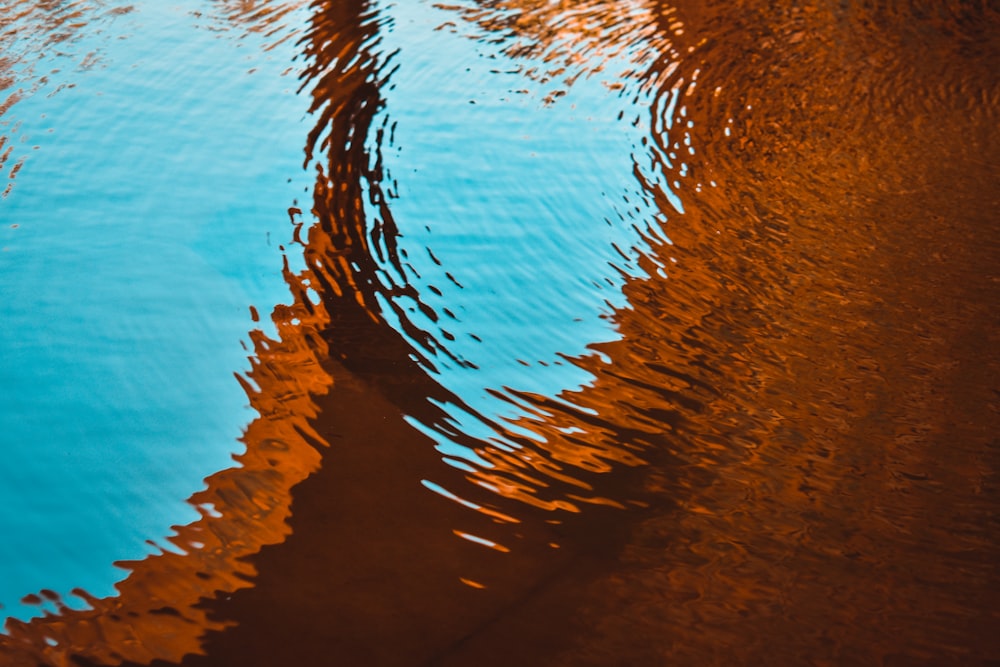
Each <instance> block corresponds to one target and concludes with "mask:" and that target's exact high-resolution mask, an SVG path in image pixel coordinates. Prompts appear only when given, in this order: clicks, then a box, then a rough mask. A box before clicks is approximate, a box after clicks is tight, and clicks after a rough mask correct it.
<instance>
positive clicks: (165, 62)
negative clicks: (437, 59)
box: [0, 2, 305, 617]
mask: <svg viewBox="0 0 1000 667" xmlns="http://www.w3.org/2000/svg"><path fill="white" fill-rule="evenodd" d="M197 7H202V8H203V3H196V2H188V3H185V4H176V3H171V5H163V4H161V3H144V5H142V6H140V7H139V8H138V11H136V12H134V13H132V14H127V15H125V16H120V17H117V18H116V19H115V20H114V21H113V22H106V23H101V22H97V23H96V24H92V25H87V26H85V27H83V28H82V31H83V33H82V34H81V35H80V39H79V40H78V41H77V42H76V43H75V44H74V45H73V46H74V47H75V49H76V52H75V53H76V54H86V53H88V52H89V51H90V50H92V49H96V50H97V53H98V54H99V55H100V58H99V61H98V62H99V64H98V65H97V66H95V67H93V68H90V69H87V70H84V69H79V68H76V67H75V66H74V65H75V64H76V63H75V62H74V59H73V58H71V57H69V56H64V57H59V56H56V55H50V56H49V57H48V58H46V59H43V60H42V61H41V62H40V63H39V64H38V65H36V72H38V71H40V72H46V71H48V70H49V69H50V68H51V69H55V68H60V69H61V70H62V71H61V72H59V73H58V74H56V75H53V76H51V80H50V82H49V83H48V85H46V86H43V87H42V88H41V89H40V91H39V92H38V93H37V94H35V95H32V96H28V97H27V98H26V99H24V100H23V101H21V102H20V103H18V104H17V105H15V106H14V107H13V108H12V109H11V111H10V112H8V114H7V116H5V117H4V118H3V119H2V120H3V121H4V123H5V124H6V128H0V129H7V128H10V127H11V126H12V124H13V122H14V121H15V120H16V121H17V122H19V123H20V128H19V129H20V133H21V135H22V136H26V138H27V141H26V142H24V143H22V144H20V145H21V146H31V145H37V146H38V149H37V150H32V151H29V155H28V158H27V159H26V160H25V162H24V166H23V167H22V169H21V170H20V172H19V173H18V175H17V178H16V179H15V181H14V187H13V189H12V190H11V192H10V194H9V195H8V197H7V198H6V199H5V200H3V201H2V202H0V220H2V225H3V237H2V241H0V243H2V247H3V252H2V254H0V285H2V286H3V287H2V289H3V300H2V302H0V355H2V356H0V359H2V362H0V405H2V409H0V451H2V452H3V455H4V466H3V468H2V471H0V535H3V536H4V537H3V540H2V541H0V572H2V573H3V575H2V576H0V604H2V605H3V607H4V614H9V615H15V616H19V617H24V616H26V615H32V614H35V613H37V609H35V608H29V607H26V606H24V605H21V604H20V603H19V600H20V599H21V598H22V597H23V596H25V595H27V594H30V593H37V592H38V591H39V590H41V589H51V590H54V591H56V592H58V593H60V594H63V595H66V594H67V593H69V591H70V590H72V589H73V588H76V587H81V588H83V589H85V590H87V591H89V592H90V593H92V594H94V595H97V596H104V595H108V594H112V593H113V588H112V585H113V584H114V583H115V582H116V581H117V580H118V579H120V578H122V577H123V576H124V572H123V571H122V570H120V569H117V568H116V567H115V566H114V565H113V563H114V562H116V561H119V560H131V559H139V558H142V557H143V556H144V555H146V554H148V553H151V552H152V551H155V547H153V546H152V545H150V544H148V543H147V540H153V541H155V542H157V543H158V544H160V545H165V542H164V540H163V539H162V538H164V537H166V536H167V535H169V534H170V533H171V526H172V525H177V524H183V523H187V522H189V521H191V520H192V519H193V518H195V517H196V516H197V513H196V511H195V509H194V508H193V507H191V506H190V505H188V504H187V503H186V502H185V501H186V498H188V496H190V495H191V493H192V492H194V491H197V490H198V489H199V488H201V487H202V486H203V482H202V479H203V478H204V477H205V476H207V475H208V474H210V473H212V472H214V471H216V470H219V469H221V468H225V467H229V466H231V465H232V461H231V458H230V457H231V455H232V454H233V453H235V452H238V451H240V449H241V447H242V446H241V445H240V443H239V442H238V440H237V438H238V437H239V435H240V432H241V429H242V427H243V426H244V425H245V424H246V423H247V422H248V421H249V420H250V419H251V418H252V415H251V414H250V410H249V408H248V407H247V405H246V403H247V400H246V396H245V395H244V393H243V391H242V390H241V389H240V387H239V385H238V383H237V382H236V381H235V379H234V378H233V373H234V372H238V371H241V370H244V369H245V368H247V367H248V363H247V360H246V355H247V353H246V351H245V350H244V349H243V347H242V346H241V344H240V342H241V340H242V339H245V338H246V335H247V331H248V330H250V329H251V328H254V327H257V326H262V325H257V324H255V323H254V322H252V320H251V317H250V312H249V306H250V305H252V304H263V306H264V308H263V309H262V310H264V311H265V312H269V311H268V308H269V307H268V304H272V305H273V304H275V303H278V302H279V301H281V300H282V299H284V298H285V297H284V294H285V290H284V282H283V281H282V279H281V273H280V269H281V252H280V250H279V249H278V247H277V246H278V244H279V243H280V242H281V241H282V240H284V239H285V238H286V237H287V236H288V232H289V223H288V216H287V213H286V210H285V209H286V208H287V207H288V206H289V205H290V204H291V202H292V201H293V200H294V198H295V197H297V196H298V195H299V193H301V192H302V190H303V188H304V182H305V175H304V173H303V172H302V168H301V145H302V139H301V137H302V133H303V122H302V121H303V116H304V106H303V103H302V101H301V100H300V99H298V98H297V97H296V96H295V94H294V90H295V81H294V78H292V77H289V76H284V77H283V76H281V73H282V71H283V70H285V69H286V68H287V67H288V62H289V61H290V60H291V58H292V56H293V54H292V53H291V52H290V51H289V49H290V48H291V44H289V45H286V46H283V47H282V48H279V49H277V50H275V51H272V52H270V54H269V57H265V54H264V52H263V51H262V50H261V49H260V48H258V47H259V44H254V43H253V42H252V40H251V39H244V40H242V41H238V40H237V39H236V38H235V35H232V36H231V35H229V34H224V35H221V36H220V35H219V34H217V33H215V32H212V31H210V30H205V29H203V28H200V27H198V26H199V25H203V24H205V23H206V20H205V19H200V20H199V19H198V18H197V17H195V16H193V15H192V14H191V11H192V10H193V9H195V8H197ZM109 33H110V36H109ZM251 68H256V70H257V71H256V72H254V73H253V74H248V70H250V69H251ZM22 83H23V82H22ZM29 83H30V82H29ZM61 83H70V84H74V87H71V88H63V89H61V90H58V92H57V93H56V94H51V93H53V91H55V90H57V89H58V88H59V85H60V84H61ZM264 320H265V321H266V317H265V318H264ZM67 602H68V603H69V604H71V605H73V604H79V601H76V602H74V601H73V599H69V600H67Z"/></svg>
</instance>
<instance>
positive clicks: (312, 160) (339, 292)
mask: <svg viewBox="0 0 1000 667" xmlns="http://www.w3.org/2000/svg"><path fill="white" fill-rule="evenodd" d="M27 6H28V7H29V9H28V10H26V11H29V12H38V11H41V9H44V6H43V4H41V3H39V4H37V5H36V4H34V3H28V5H27ZM79 7H80V11H81V12H82V11H84V10H87V11H90V9H88V8H90V5H84V4H80V5H79ZM95 7H98V5H95ZM40 8H41V9H40ZM98 9H100V10H105V9H106V8H105V7H104V6H103V5H100V6H99V7H98ZM11 15H13V14H11ZM296 17H299V18H303V17H307V19H306V21H307V24H303V23H298V22H296V21H293V20H292V19H294V18H296ZM196 18H197V21H196V23H198V26H199V27H200V28H206V27H207V28H211V31H219V32H220V34H222V35H223V36H224V38H229V37H232V38H234V39H236V40H243V39H247V38H248V37H249V36H257V37H261V36H262V39H260V41H259V43H257V46H256V48H258V49H259V50H260V52H262V53H270V54H279V53H282V51H281V48H282V47H288V46H289V45H292V44H294V45H295V48H296V50H297V52H298V53H299V54H300V56H299V57H298V60H296V61H294V62H289V63H287V64H285V66H284V67H283V66H281V65H280V64H279V66H278V67H277V70H278V71H285V69H287V68H288V67H291V68H293V69H291V70H289V71H288V72H287V76H291V75H292V72H298V77H299V82H298V85H299V95H300V97H302V98H304V99H306V100H307V101H308V122H307V125H308V126H309V128H311V129H306V130H305V131H303V132H302V135H301V136H300V137H299V138H298V141H299V145H298V148H299V149H301V145H302V143H303V142H304V145H305V168H306V170H307V175H308V176H307V177H308V178H309V179H310V180H311V181H312V183H311V185H310V187H309V189H308V192H307V193H306V194H307V195H309V194H311V196H307V197H305V198H303V199H295V198H294V196H293V198H291V199H290V200H285V201H284V202H282V205H283V208H287V216H288V220H290V222H291V227H290V231H287V230H289V228H287V227H286V228H285V229H286V231H285V232H282V235H279V236H277V237H276V239H277V240H281V239H287V240H288V243H287V244H286V245H285V246H283V251H284V253H285V256H284V259H283V261H284V268H283V272H282V275H283V278H284V283H285V284H286V285H287V287H288V288H289V289H290V291H291V297H290V298H289V299H285V300H286V301H287V302H288V305H278V306H276V307H271V306H268V307H266V308H265V307H263V305H262V302H258V303H257V305H256V307H255V308H253V309H252V312H253V313H254V319H259V316H258V315H257V313H258V312H262V313H263V312H267V311H270V313H271V317H270V318H269V319H270V320H271V321H272V322H273V330H271V329H269V331H270V333H266V332H265V331H263V330H259V329H253V330H252V331H251V332H250V341H251V343H252V350H250V353H251V357H250V363H251V367H250V370H249V371H247V372H246V373H245V374H243V375H240V377H239V381H240V385H241V386H242V387H243V389H244V391H245V392H246V395H247V397H248V398H249V401H250V404H251V406H252V407H253V409H254V410H255V411H256V413H257V415H258V416H257V417H256V418H255V419H253V420H252V421H251V423H250V424H249V426H248V427H247V428H246V430H245V432H244V434H243V436H242V442H243V443H244V444H245V445H246V452H245V453H244V454H242V455H239V456H237V457H236V459H237V462H238V467H234V468H229V469H226V470H222V471H220V472H217V473H215V474H214V475H211V476H210V477H208V479H207V480H206V481H207V488H206V489H204V490H202V491H198V492H196V493H194V495H192V496H191V499H190V503H191V505H192V506H193V507H195V508H197V509H198V518H196V519H195V520H193V521H191V522H189V523H187V525H184V526H182V527H180V528H177V529H176V535H175V536H174V537H171V538H169V542H170V543H171V544H172V545H173V546H174V547H176V549H177V552H174V551H170V552H166V553H162V554H156V555H150V556H148V557H146V558H144V559H142V560H138V561H134V562H130V563H128V564H127V568H128V570H129V574H128V578H127V579H125V580H124V581H123V582H121V583H120V584H118V586H117V589H118V592H117V595H115V596H112V597H95V596H94V595H93V594H91V593H88V592H86V591H83V590H78V591H76V593H75V595H76V596H78V597H80V598H81V599H83V600H85V601H86V602H87V608H86V609H70V608H68V607H66V606H64V604H63V603H62V601H61V599H60V597H59V596H58V595H56V594H55V593H53V592H51V591H48V590H46V591H41V592H40V593H39V594H38V596H35V597H37V602H39V603H41V602H43V598H46V599H48V600H49V601H50V603H51V605H54V608H53V611H51V612H49V613H47V614H46V615H45V616H44V617H42V618H36V619H34V620H30V621H20V620H10V621H8V624H7V634H6V635H2V636H0V655H2V656H3V657H4V658H5V659H6V660H7V661H9V662H11V663H12V664H26V665H29V664H36V663H37V662H39V661H40V662H42V663H44V664H54V665H62V664H74V662H73V661H72V660H73V659H72V658H71V656H76V658H75V661H76V664H119V663H122V662H123V661H124V662H126V663H128V664H150V663H151V662H153V661H156V660H159V661H167V662H173V663H178V662H180V663H183V664H185V665H213V664H262V665H263V664H336V663H340V662H343V663H346V664H373V665H374V664H379V665H407V664H426V663H431V664H443V665H473V664H474V665H491V664H498V665H499V664H565V665H607V664H634V665H645V664H650V665H654V664H734V663H736V664H900V665H903V664H992V661H997V660H1000V645H998V643H997V640H996V636H997V633H996V629H997V625H998V623H997V620H998V619H997V611H996V607H995V602H994V600H995V599H996V597H997V596H998V594H1000V590H998V587H1000V581H998V577H997V571H996V565H995V563H996V562H998V557H1000V554H998V553H997V541H996V531H997V528H998V526H997V524H996V518H995V514H996V508H997V503H998V498H997V496H996V493H997V487H996V476H995V470H996V466H997V464H998V461H997V456H996V448H995V444H996V443H995V432H996V430H997V426H998V418H997V412H998V409H997V404H996V387H995V378H996V377H997V357H996V350H997V349H1000V347H998V345H997V342H998V341H997V332H998V330H1000V329H998V327H997V324H998V322H997V315H996V312H995V308H993V307H992V306H993V304H994V303H996V302H997V297H998V296H1000V295H998V294H997V292H998V286H1000V276H997V275H996V266H997V265H998V263H997V261H996V260H997V256H998V253H997V250H998V247H997V244H998V240H1000V239H998V238H997V234H996V230H995V226H994V225H993V221H994V218H995V217H996V214H997V213H998V206H997V200H996V182H997V178H996V176H997V173H996V166H997V159H998V153H997V143H996V142H997V137H996V131H995V127H996V124H997V118H996V116H997V109H998V102H1000V100H998V93H1000V90H998V83H997V78H996V75H995V74H994V73H993V69H994V65H995V63H996V62H997V56H998V55H1000V54H998V49H997V38H996V35H997V34H1000V33H998V32H997V28H998V27H1000V25H998V24H1000V14H998V13H997V12H996V11H995V10H994V9H993V8H991V7H989V6H987V5H986V4H980V3H962V2H954V3H951V5H949V6H947V7H944V6H939V5H937V4H933V3H927V4H922V3H920V2H918V0H912V1H911V2H909V3H885V4H883V5H873V4H871V3H870V4H867V5H854V4H842V3H824V2H818V3H812V4H809V5H804V6H803V5H795V6H790V7H774V6H772V5H770V4H768V3H756V2H754V1H753V0H745V1H743V2H740V3H721V2H720V3H715V2H709V3H690V5H686V4H685V3H678V4H677V5H676V6H670V7H667V6H662V5H659V4H657V3H655V2H648V3H642V2H634V3H632V2H629V3H621V2H613V3H612V2H599V1H597V0H581V1H580V2H577V3H556V4H553V3H548V2H530V1H520V0H501V1H500V2H489V3H486V2H481V3H476V2H467V3H464V4H462V5H455V6H439V7H431V6H429V5H407V6H405V7H399V6H396V5H382V4H377V3H370V2H366V1H363V0H351V1H348V2H320V1H317V2H314V3H313V4H312V5H310V6H308V7H306V6H305V5H304V4H302V3H293V2H287V3H281V2H262V3H234V2H223V3H208V4H206V6H205V7H204V9H203V11H202V10H198V11H197V12H196ZM33 25H36V26H37V27H36V28H35V30H36V31H37V35H38V36H37V40H38V43H39V44H45V43H46V40H49V39H55V38H54V37H51V35H55V34H57V32H56V28H54V27H49V24H47V23H45V22H44V21H42V22H39V23H37V24H33ZM74 25H76V24H74ZM102 25H103V24H102ZM33 34H34V33H33ZM227 36H229V37H227ZM470 38H471V39H470ZM3 39H6V40H8V42H9V43H12V44H13V43H15V42H14V41H11V40H15V37H13V36H11V33H9V32H8V33H5V36H4V38H3ZM34 39H36V38H35V37H32V39H30V40H23V39H22V38H20V37H17V38H16V40H17V41H16V43H17V44H18V45H22V46H23V48H22V47H21V46H19V48H20V49H21V50H20V51H16V52H17V53H24V54H26V55H25V56H24V59H25V60H24V61H25V62H27V61H30V59H31V57H32V56H31V55H30V54H33V53H35V52H37V51H38V50H39V49H41V48H43V47H42V46H38V45H34V46H33V45H32V44H35V42H33V41H32V40H34ZM131 39H135V37H134V36H133V37H132V38H131ZM12 52H15V51H12ZM271 57H272V58H274V57H276V56H271ZM182 66H183V65H181V64H179V65H178V67H182ZM6 71H9V72H15V71H20V70H17V68H16V66H13V65H12V66H8V67H7V70H6ZM10 76H11V77H12V80H13V78H16V77H15V75H10ZM16 76H17V77H22V79H23V80H24V81H28V80H32V81H35V79H31V76H30V75H29V74H17V75H16ZM32 85H35V84H32ZM8 87H10V86H8ZM28 94H30V92H29V93H28ZM17 101H18V100H15V102H17ZM13 104H14V103H13V102H12V103H11V105H12V106H11V108H13V109H14V110H15V111H16V110H17V107H16V106H13ZM192 104H196V101H195V100H192ZM4 131H5V134H4V136H5V138H6V139H5V140H7V141H10V140H12V139H11V137H14V136H15V134H16V131H14V130H12V129H7V128H6V127H5V130H4ZM5 159H6V158H5ZM25 165H26V167H25V171H23V173H21V174H8V179H11V182H12V183H14V184H15V187H14V189H13V190H11V192H12V193H13V194H11V195H10V198H11V200H12V201H13V197H15V196H19V190H18V189H17V188H21V187H22V185H21V184H22V182H28V181H27V179H28V178H30V175H31V171H30V166H31V164H30V162H25ZM14 176H17V180H13V177H14ZM295 196H298V195H295ZM95 201H96V202H97V203H98V204H99V202H100V201H101V199H99V198H98V199H96V200H95ZM286 224H287V223H286ZM233 235H234V237H235V236H238V234H237V233H236V231H234V232H233ZM230 261H233V262H237V261H239V260H238V259H237V258H232V259H231V260H230ZM272 303H273V302H272ZM263 319H268V318H263ZM261 326H263V325H261ZM206 339H207V337H206ZM206 344H207V343H206ZM213 344H217V343H213ZM149 537H150V539H158V540H159V539H161V537H160V535H150V536H149ZM32 601H34V600H33V599H29V600H28V602H32ZM161 664H162V663H161Z"/></svg>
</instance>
